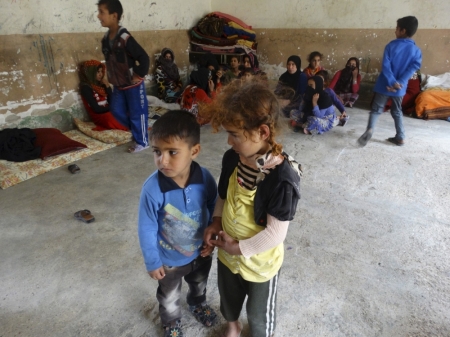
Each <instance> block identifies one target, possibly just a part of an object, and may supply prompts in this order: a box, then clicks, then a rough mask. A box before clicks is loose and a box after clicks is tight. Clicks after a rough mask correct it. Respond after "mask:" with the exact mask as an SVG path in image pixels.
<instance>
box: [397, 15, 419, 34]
mask: <svg viewBox="0 0 450 337" xmlns="http://www.w3.org/2000/svg"><path fill="white" fill-rule="evenodd" d="M397 26H398V28H400V29H404V30H405V31H406V35H407V36H408V37H412V36H413V35H414V34H416V32H417V27H419V21H418V20H417V18H416V17H415V16H405V17H404V18H400V19H398V20H397Z"/></svg>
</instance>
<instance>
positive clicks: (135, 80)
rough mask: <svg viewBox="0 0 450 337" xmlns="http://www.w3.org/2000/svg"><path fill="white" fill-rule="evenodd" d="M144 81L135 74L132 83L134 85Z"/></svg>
mask: <svg viewBox="0 0 450 337" xmlns="http://www.w3.org/2000/svg"><path fill="white" fill-rule="evenodd" d="M141 80H142V78H140V77H139V76H138V75H136V74H133V78H132V79H131V82H133V84H136V83H139V82H140V81H141Z"/></svg>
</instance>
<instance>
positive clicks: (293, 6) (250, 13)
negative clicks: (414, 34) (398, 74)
mask: <svg viewBox="0 0 450 337" xmlns="http://www.w3.org/2000/svg"><path fill="white" fill-rule="evenodd" d="M211 8H212V9H213V11H219V12H224V13H234V15H235V16H236V17H239V18H240V19H241V20H242V21H244V22H245V23H247V24H250V25H252V26H253V27H254V28H266V29H268V28H283V29H285V28H295V29H301V28H308V29H314V28H316V29H318V28H324V29H332V28H339V29H343V28H352V29H358V28H361V29H368V28H371V29H387V28H389V29H395V25H396V21H397V19H398V18H401V17H403V16H407V15H415V16H416V17H417V18H418V20H419V27H420V29H424V28H441V29H448V28H450V19H449V16H448V13H450V1H448V0H433V1H423V0H406V1H397V2H396V1H392V0H379V1H372V0H360V1H355V0H314V1H312V0H309V1H305V0H283V1H260V0H246V1H241V0H227V1H223V0H211Z"/></svg>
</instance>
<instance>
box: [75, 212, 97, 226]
mask: <svg viewBox="0 0 450 337" xmlns="http://www.w3.org/2000/svg"><path fill="white" fill-rule="evenodd" d="M73 216H74V217H75V219H77V220H80V221H83V222H85V223H91V222H93V221H95V217H94V216H93V215H92V214H91V211H89V210H88V209H84V210H81V211H78V212H76V213H75V214H74V215H73Z"/></svg>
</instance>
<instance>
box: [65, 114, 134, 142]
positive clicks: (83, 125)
mask: <svg viewBox="0 0 450 337" xmlns="http://www.w3.org/2000/svg"><path fill="white" fill-rule="evenodd" d="M73 122H74V123H75V125H76V126H77V128H78V130H80V131H81V132H83V133H84V134H85V135H86V136H89V137H91V138H94V139H97V140H99V141H101V142H103V143H107V144H111V143H116V144H117V143H121V144H124V143H128V142H130V141H131V140H132V135H131V132H129V131H123V130H114V129H112V130H104V131H94V130H92V129H93V128H95V124H94V123H92V122H83V121H82V120H80V119H78V118H74V119H73Z"/></svg>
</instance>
